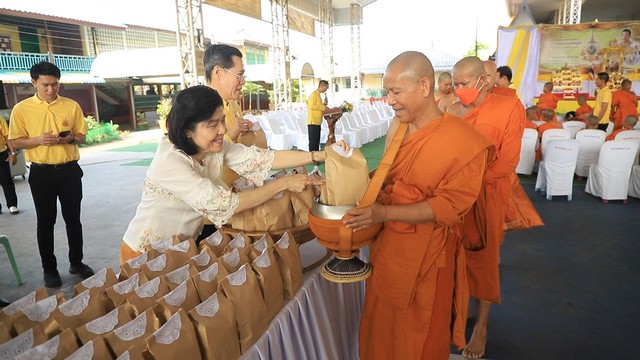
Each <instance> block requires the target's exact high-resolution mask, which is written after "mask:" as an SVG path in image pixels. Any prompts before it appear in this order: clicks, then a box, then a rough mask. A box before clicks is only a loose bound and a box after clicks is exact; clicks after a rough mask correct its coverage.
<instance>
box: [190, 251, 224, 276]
mask: <svg viewBox="0 0 640 360" xmlns="http://www.w3.org/2000/svg"><path fill="white" fill-rule="evenodd" d="M217 258H218V257H217V256H216V254H214V253H213V251H211V249H210V248H209V247H208V246H203V247H202V250H200V253H199V254H198V255H196V256H193V257H191V259H189V261H188V262H187V264H189V265H191V267H192V268H193V269H195V270H196V271H197V272H200V271H202V270H204V269H206V268H208V267H209V266H211V264H213V262H214V261H216V259H217Z"/></svg>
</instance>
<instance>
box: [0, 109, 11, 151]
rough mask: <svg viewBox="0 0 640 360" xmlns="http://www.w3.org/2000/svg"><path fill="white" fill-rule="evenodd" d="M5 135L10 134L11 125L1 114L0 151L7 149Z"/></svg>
mask: <svg viewBox="0 0 640 360" xmlns="http://www.w3.org/2000/svg"><path fill="white" fill-rule="evenodd" d="M5 136H9V126H8V125H7V120H5V119H4V118H3V117H2V116H0V152H4V151H7V142H6V141H5V139H4V138H5Z"/></svg>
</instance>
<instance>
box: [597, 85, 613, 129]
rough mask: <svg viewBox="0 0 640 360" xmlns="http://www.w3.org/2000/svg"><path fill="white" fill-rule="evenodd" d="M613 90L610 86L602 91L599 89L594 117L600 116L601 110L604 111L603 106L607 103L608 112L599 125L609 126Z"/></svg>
mask: <svg viewBox="0 0 640 360" xmlns="http://www.w3.org/2000/svg"><path fill="white" fill-rule="evenodd" d="M611 99H612V94H611V89H609V86H605V87H604V88H602V89H598V95H597V96H596V106H595V107H594V108H593V115H595V116H599V115H600V110H601V109H602V104H603V103H607V110H606V111H605V113H604V116H603V117H602V119H600V121H599V122H598V124H608V123H609V114H611Z"/></svg>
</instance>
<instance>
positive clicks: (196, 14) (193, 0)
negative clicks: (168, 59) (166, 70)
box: [176, 0, 204, 89]
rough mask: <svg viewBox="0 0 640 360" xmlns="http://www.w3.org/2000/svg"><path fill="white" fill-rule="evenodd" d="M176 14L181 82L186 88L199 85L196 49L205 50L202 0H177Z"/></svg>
mask: <svg viewBox="0 0 640 360" xmlns="http://www.w3.org/2000/svg"><path fill="white" fill-rule="evenodd" d="M176 15H177V17H178V29H177V30H176V38H177V40H178V48H179V49H180V60H181V61H180V62H181V67H180V82H181V84H182V88H183V89H185V88H188V87H190V86H194V85H198V63H197V61H198V60H197V56H196V49H200V50H204V46H203V44H204V32H203V29H204V27H203V21H202V0H176Z"/></svg>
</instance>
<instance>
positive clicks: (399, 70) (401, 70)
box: [385, 51, 434, 89]
mask: <svg viewBox="0 0 640 360" xmlns="http://www.w3.org/2000/svg"><path fill="white" fill-rule="evenodd" d="M391 70H395V71H394V72H395V74H396V75H397V76H398V77H402V78H405V77H406V78H410V79H415V80H419V79H421V78H427V79H428V80H430V83H431V88H432V89H433V79H434V73H433V65H431V61H430V60H429V58H427V57H426V56H425V55H424V54H423V53H421V52H417V51H406V52H403V53H402V54H400V55H398V56H396V57H395V58H394V59H393V60H391V62H390V63H389V65H387V70H386V71H385V76H386V74H387V73H389V72H391Z"/></svg>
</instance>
